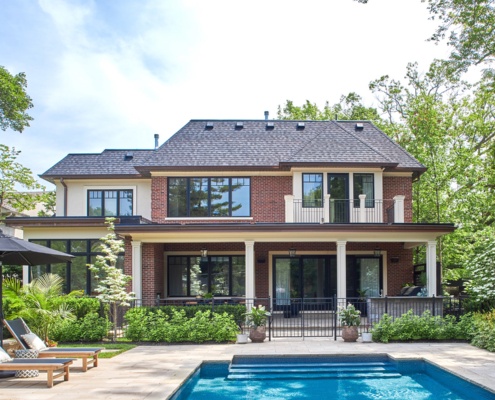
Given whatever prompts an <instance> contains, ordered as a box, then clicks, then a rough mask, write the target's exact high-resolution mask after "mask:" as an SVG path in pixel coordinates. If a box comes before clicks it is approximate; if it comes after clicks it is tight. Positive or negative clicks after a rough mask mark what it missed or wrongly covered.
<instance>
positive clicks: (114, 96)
mask: <svg viewBox="0 0 495 400" xmlns="http://www.w3.org/2000/svg"><path fill="white" fill-rule="evenodd" d="M428 17H429V14H428V11H427V9H426V4H425V3H423V2H422V1H420V0H370V1H369V3H368V4H361V3H358V2H356V1H353V0H309V1H305V2H303V1H300V0H294V1H293V0H269V1H267V0H251V1H249V2H247V1H232V0H208V1H205V0H183V1H180V0H118V1H117V0H93V1H92V0H37V1H36V0H15V1H12V0H0V38H1V39H0V65H3V66H4V67H5V68H7V69H8V70H9V71H10V72H11V73H12V74H16V73H18V72H25V73H26V75H27V80H28V88H27V91H28V94H29V95H30V97H31V98H32V100H33V104H34V108H32V109H31V110H30V111H29V113H30V115H31V116H32V117H33V118H34V121H32V122H31V126H30V127H29V128H26V129H25V130H24V132H23V133H17V132H14V131H10V130H8V131H5V132H4V131H0V137H1V140H0V142H1V143H3V144H6V145H8V146H10V147H15V148H16V149H17V150H21V154H20V156H19V157H18V159H17V161H19V162H20V163H21V164H23V165H24V166H25V167H28V168H30V169H31V171H32V172H33V174H34V175H39V174H42V173H43V172H45V171H46V170H47V169H48V168H50V167H51V166H52V165H54V164H56V163H57V162H58V161H60V160H61V159H62V158H63V157H65V156H66V155H67V154H68V153H99V152H101V151H103V150H104V149H122V148H124V149H150V148H153V147H154V134H156V133H158V134H159V135H160V139H159V140H160V144H162V143H163V142H164V141H165V140H167V138H169V137H170V136H171V135H173V134H174V133H175V132H176V131H177V130H179V129H180V128H181V127H182V126H184V125H185V124H186V123H187V122H188V121H189V120H191V119H236V120H246V119H263V118H264V111H269V112H270V117H273V118H275V117H276V112H277V108H278V106H279V105H284V104H285V102H286V101H287V100H292V101H293V102H294V104H296V105H302V104H303V103H304V102H305V101H306V100H309V101H311V102H312V103H316V104H317V105H319V106H320V107H323V106H324V104H325V102H326V101H329V102H330V104H334V103H337V102H338V101H339V99H340V97H341V96H342V95H345V94H348V93H350V92H356V93H358V94H359V95H361V96H362V97H363V100H364V103H365V104H366V105H369V106H371V105H373V104H374V102H376V99H375V97H374V95H373V94H372V93H371V92H370V91H369V89H368V85H369V83H370V82H371V81H372V80H375V79H378V78H379V77H381V76H382V75H389V76H390V77H392V78H394V79H403V77H404V75H405V72H406V66H407V64H408V63H409V62H418V63H419V69H420V70H423V71H426V70H427V68H428V66H429V64H430V62H431V61H432V60H433V59H434V58H444V57H446V55H447V53H448V49H447V48H446V47H445V45H440V46H438V45H435V44H433V43H431V42H427V41H426V39H427V38H428V37H429V36H430V35H431V34H432V33H433V31H434V30H435V26H436V24H435V22H434V21H430V20H429V19H428ZM40 181H41V182H42V183H43V184H45V185H46V186H47V188H48V189H53V186H51V185H50V184H48V183H47V182H45V181H42V180H40Z"/></svg>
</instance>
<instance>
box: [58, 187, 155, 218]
mask: <svg viewBox="0 0 495 400" xmlns="http://www.w3.org/2000/svg"><path fill="white" fill-rule="evenodd" d="M64 183H65V185H66V186H67V215H66V216H68V217H71V216H85V215H87V202H88V190H92V189H110V190H112V189H113V190H117V189H132V190H133V192H134V196H133V202H134V204H133V209H134V215H141V216H143V217H144V218H148V219H151V179H108V180H104V179H93V180H69V179H67V180H65V181H64ZM56 188H57V216H59V217H61V216H64V186H63V185H62V184H61V183H60V182H56Z"/></svg>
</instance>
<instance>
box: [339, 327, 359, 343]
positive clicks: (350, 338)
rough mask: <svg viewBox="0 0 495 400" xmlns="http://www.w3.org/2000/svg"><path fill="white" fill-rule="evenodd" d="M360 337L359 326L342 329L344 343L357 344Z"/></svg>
mask: <svg viewBox="0 0 495 400" xmlns="http://www.w3.org/2000/svg"><path fill="white" fill-rule="evenodd" d="M358 337H359V332H358V328H357V326H344V327H342V339H344V342H355V341H356V340H357V338H358Z"/></svg>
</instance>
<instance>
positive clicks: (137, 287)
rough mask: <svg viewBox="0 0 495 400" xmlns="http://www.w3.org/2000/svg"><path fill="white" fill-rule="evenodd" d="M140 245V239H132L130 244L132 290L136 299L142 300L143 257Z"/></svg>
mask: <svg viewBox="0 0 495 400" xmlns="http://www.w3.org/2000/svg"><path fill="white" fill-rule="evenodd" d="M142 245H143V243H142V242H140V241H136V240H133V241H132V242H131V246H132V291H133V292H134V294H135V295H136V299H137V300H139V301H141V302H142V299H143V285H142V282H143V265H142V263H143V261H142V260H143V257H142Z"/></svg>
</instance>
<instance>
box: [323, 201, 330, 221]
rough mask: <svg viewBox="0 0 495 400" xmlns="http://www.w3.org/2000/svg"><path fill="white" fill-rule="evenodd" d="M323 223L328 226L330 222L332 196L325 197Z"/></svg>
mask: <svg viewBox="0 0 495 400" xmlns="http://www.w3.org/2000/svg"><path fill="white" fill-rule="evenodd" d="M323 199H324V200H323V222H325V223H326V224H328V223H329V222H330V195H329V194H325V195H324V196H323Z"/></svg>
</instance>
